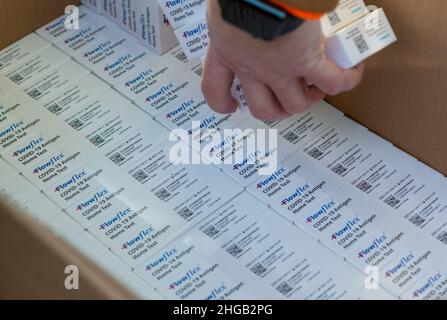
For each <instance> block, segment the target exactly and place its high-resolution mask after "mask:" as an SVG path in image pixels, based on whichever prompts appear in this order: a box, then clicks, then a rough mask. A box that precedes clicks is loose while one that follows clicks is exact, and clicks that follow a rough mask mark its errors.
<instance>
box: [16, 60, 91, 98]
mask: <svg viewBox="0 0 447 320" xmlns="http://www.w3.org/2000/svg"><path fill="white" fill-rule="evenodd" d="M88 73H89V71H88V70H87V69H86V68H84V67H82V66H81V65H80V64H79V63H77V62H74V61H72V60H68V61H67V62H65V63H64V64H61V65H60V66H59V67H57V68H56V69H54V70H52V71H50V72H48V73H46V74H45V75H43V76H42V77H41V78H39V79H35V81H34V82H33V83H31V84H30V85H28V86H27V87H26V88H24V91H25V92H26V94H28V95H29V96H30V97H31V98H32V99H34V100H36V101H39V102H45V100H46V99H48V98H49V97H50V96H51V95H53V94H55V93H56V92H58V91H60V90H63V89H64V88H66V87H67V86H69V85H72V84H73V83H74V82H76V81H77V80H79V79H80V78H82V77H84V76H86V75H87V74H88Z"/></svg>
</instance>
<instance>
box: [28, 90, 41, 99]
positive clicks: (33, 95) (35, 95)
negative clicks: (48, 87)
mask: <svg viewBox="0 0 447 320" xmlns="http://www.w3.org/2000/svg"><path fill="white" fill-rule="evenodd" d="M28 95H29V96H30V97H31V98H33V99H34V100H37V98H39V97H40V96H41V95H42V92H40V90H39V89H33V90H31V91H28Z"/></svg>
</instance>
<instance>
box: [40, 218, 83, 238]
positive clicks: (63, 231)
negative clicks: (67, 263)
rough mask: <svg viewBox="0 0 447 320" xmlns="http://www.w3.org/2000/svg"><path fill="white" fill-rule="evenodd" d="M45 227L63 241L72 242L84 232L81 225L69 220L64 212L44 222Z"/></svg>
mask: <svg viewBox="0 0 447 320" xmlns="http://www.w3.org/2000/svg"><path fill="white" fill-rule="evenodd" d="M45 225H46V226H47V227H48V228H49V229H50V230H52V231H53V232H54V233H55V234H56V235H57V236H59V237H60V238H61V239H64V240H65V241H70V240H73V239H74V238H76V237H79V236H80V235H81V234H82V233H83V232H84V229H83V228H82V227H81V225H80V224H78V223H77V222H76V221H74V220H73V219H72V218H70V217H69V216H68V215H67V214H66V213H65V212H61V213H60V214H58V215H57V216H55V217H54V218H52V219H50V220H49V221H46V222H45Z"/></svg>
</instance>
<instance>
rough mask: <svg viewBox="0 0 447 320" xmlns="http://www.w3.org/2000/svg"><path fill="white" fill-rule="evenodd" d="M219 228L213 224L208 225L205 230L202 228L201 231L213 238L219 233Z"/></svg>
mask: <svg viewBox="0 0 447 320" xmlns="http://www.w3.org/2000/svg"><path fill="white" fill-rule="evenodd" d="M219 232H220V230H219V229H217V228H216V227H215V226H209V227H208V228H206V229H205V230H203V233H204V234H205V235H207V236H208V237H210V238H214V237H215V236H217V235H218V234H219Z"/></svg>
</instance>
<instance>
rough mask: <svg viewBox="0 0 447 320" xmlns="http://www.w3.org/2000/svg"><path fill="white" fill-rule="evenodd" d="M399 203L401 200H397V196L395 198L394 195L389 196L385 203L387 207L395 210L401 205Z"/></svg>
mask: <svg viewBox="0 0 447 320" xmlns="http://www.w3.org/2000/svg"><path fill="white" fill-rule="evenodd" d="M399 202H400V200H399V199H397V198H396V197H395V196H393V195H391V196H388V197H387V198H386V199H385V203H386V204H387V205H389V206H390V207H392V208H394V207H395V206H397V205H398V204H399Z"/></svg>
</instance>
